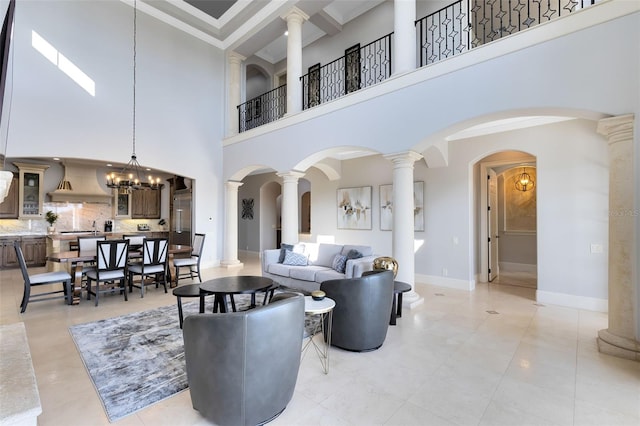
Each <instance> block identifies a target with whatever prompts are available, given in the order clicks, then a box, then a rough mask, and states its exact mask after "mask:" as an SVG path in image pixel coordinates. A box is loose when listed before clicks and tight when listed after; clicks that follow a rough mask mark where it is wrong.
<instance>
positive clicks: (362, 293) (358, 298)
mask: <svg viewBox="0 0 640 426" xmlns="http://www.w3.org/2000/svg"><path fill="white" fill-rule="evenodd" d="M320 290H322V291H324V292H325V293H326V294H327V297H330V298H332V299H333V300H335V302H336V307H335V308H334V310H333V327H332V331H331V344H332V345H333V346H337V347H339V348H342V349H347V350H349V351H358V352H362V351H372V350H375V349H378V348H379V347H380V346H382V344H383V343H384V339H385V338H386V337H387V328H388V327H389V318H390V317H391V305H392V303H393V272H391V271H384V272H380V273H377V274H372V275H366V276H363V277H361V278H348V279H341V280H329V281H324V282H323V283H322V284H321V285H320Z"/></svg>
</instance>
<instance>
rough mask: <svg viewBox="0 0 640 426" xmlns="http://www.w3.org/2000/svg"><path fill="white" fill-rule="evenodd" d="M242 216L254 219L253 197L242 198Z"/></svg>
mask: <svg viewBox="0 0 640 426" xmlns="http://www.w3.org/2000/svg"><path fill="white" fill-rule="evenodd" d="M242 218H243V219H248V220H253V198H243V199H242Z"/></svg>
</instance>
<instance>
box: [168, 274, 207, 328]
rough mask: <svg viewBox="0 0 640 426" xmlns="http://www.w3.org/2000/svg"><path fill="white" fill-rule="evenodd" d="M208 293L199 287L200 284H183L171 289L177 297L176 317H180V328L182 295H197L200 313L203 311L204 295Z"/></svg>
mask: <svg viewBox="0 0 640 426" xmlns="http://www.w3.org/2000/svg"><path fill="white" fill-rule="evenodd" d="M211 294H213V293H210V292H208V291H206V290H202V289H201V288H200V284H188V285H183V286H180V287H178V288H176V289H175V290H173V295H174V296H176V297H177V298H178V318H179V319H180V328H182V322H183V317H182V298H183V297H199V298H200V313H201V314H203V313H204V297H205V296H209V295H211Z"/></svg>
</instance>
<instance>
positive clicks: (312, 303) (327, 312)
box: [302, 296, 336, 374]
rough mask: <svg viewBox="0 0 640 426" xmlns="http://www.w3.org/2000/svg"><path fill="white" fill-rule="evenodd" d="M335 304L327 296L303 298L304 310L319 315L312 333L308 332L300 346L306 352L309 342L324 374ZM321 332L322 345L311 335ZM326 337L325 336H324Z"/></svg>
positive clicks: (327, 369)
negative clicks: (305, 339) (316, 298)
mask: <svg viewBox="0 0 640 426" xmlns="http://www.w3.org/2000/svg"><path fill="white" fill-rule="evenodd" d="M335 306H336V302H335V301H334V300H333V299H331V298H328V297H325V298H324V299H322V300H313V298H312V297H311V296H305V298H304V312H305V313H306V314H310V315H320V322H319V324H317V325H316V327H315V329H314V330H313V332H312V333H310V334H309V337H308V339H309V340H307V342H306V343H305V345H304V347H303V348H302V354H303V357H304V354H305V353H306V351H307V349H308V348H309V345H310V344H313V347H314V349H315V351H316V354H318V358H319V359H320V364H321V365H322V371H323V372H324V374H329V348H330V347H331V326H332V324H333V308H334V307H335ZM325 318H327V329H326V330H325V328H324V320H325ZM320 332H322V334H323V336H322V340H324V345H318V344H317V343H316V342H315V341H314V340H313V336H315V335H316V334H318V333H320ZM325 337H326V338H325Z"/></svg>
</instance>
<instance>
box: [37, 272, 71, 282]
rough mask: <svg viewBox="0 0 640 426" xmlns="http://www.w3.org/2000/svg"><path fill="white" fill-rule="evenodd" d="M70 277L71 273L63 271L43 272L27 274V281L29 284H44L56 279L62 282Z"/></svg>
mask: <svg viewBox="0 0 640 426" xmlns="http://www.w3.org/2000/svg"><path fill="white" fill-rule="evenodd" d="M70 279H71V275H69V274H68V273H67V272H64V271H57V272H45V273H42V274H34V275H29V282H30V283H31V284H44V283H51V282H58V281H60V282H62V281H66V280H70Z"/></svg>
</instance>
